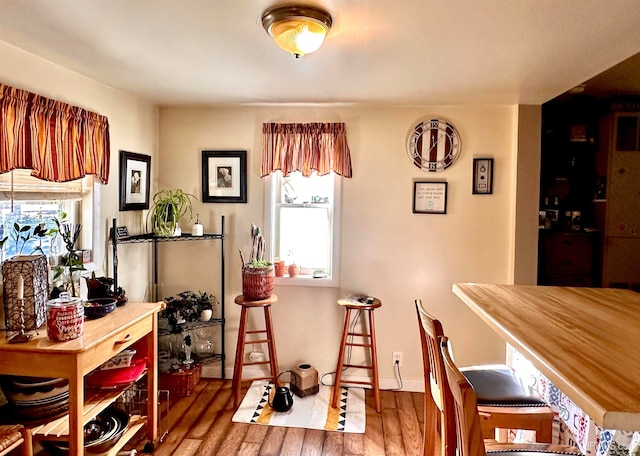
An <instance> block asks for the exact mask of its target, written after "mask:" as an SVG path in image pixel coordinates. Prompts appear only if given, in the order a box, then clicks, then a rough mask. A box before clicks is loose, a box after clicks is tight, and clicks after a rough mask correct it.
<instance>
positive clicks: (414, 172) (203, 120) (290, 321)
mask: <svg viewBox="0 0 640 456" xmlns="http://www.w3.org/2000/svg"><path fill="white" fill-rule="evenodd" d="M0 80H1V81H2V82H4V83H6V84H9V85H13V86H15V87H19V88H22V89H26V90H30V91H33V92H36V93H39V94H41V95H45V96H48V97H51V98H55V99H58V100H61V101H64V102H67V103H71V104H74V105H78V106H82V107H84V108H86V109H90V110H92V111H96V112H98V113H100V114H103V115H106V116H107V117H108V118H109V123H110V132H111V154H112V156H111V174H110V183H109V185H107V186H104V187H102V188H101V197H100V201H99V211H98V220H99V233H98V236H97V238H96V242H97V243H98V245H99V246H100V247H101V249H102V251H103V252H105V251H106V250H107V247H108V245H107V243H106V233H107V228H108V227H109V226H110V223H111V219H112V217H117V218H118V225H126V226H127V227H128V228H129V231H130V232H131V233H140V232H143V231H146V230H145V228H144V217H145V216H146V212H141V211H135V212H118V174H119V173H118V151H119V150H120V149H123V150H128V151H132V152H138V153H143V154H148V155H151V156H152V192H153V191H155V190H156V189H158V188H175V187H180V188H182V189H183V190H185V191H189V192H192V193H193V194H195V195H197V196H198V197H199V196H200V192H201V190H200V178H201V171H200V151H201V150H202V149H213V150H237V149H244V150H247V151H248V167H249V176H248V203H247V204H201V203H197V204H196V208H195V210H196V212H198V213H199V214H200V217H201V219H202V222H203V224H204V225H205V230H206V231H210V232H211V231H214V232H217V231H219V229H220V226H219V219H220V216H221V215H225V216H226V218H227V223H226V225H227V226H226V230H227V233H228V237H227V241H226V242H227V248H226V258H227V280H226V292H227V296H226V306H227V321H228V325H227V331H226V343H227V350H226V355H227V360H228V362H227V375H230V374H231V370H230V366H231V364H232V360H233V357H234V355H235V353H234V349H235V338H236V334H237V321H238V315H239V312H238V309H237V306H235V305H234V304H233V298H234V296H235V295H236V294H239V293H240V289H241V286H240V283H241V279H240V260H239V257H238V255H237V248H238V247H241V248H243V249H245V250H246V249H248V247H249V233H248V227H249V225H250V224H251V223H252V222H255V223H258V224H263V223H264V222H263V220H264V212H263V207H264V201H263V198H264V189H263V183H262V181H261V179H260V177H259V163H260V144H261V136H260V132H261V124H262V122H267V121H274V122H313V121H342V122H346V124H347V131H348V137H349V145H350V147H351V153H352V159H353V167H354V177H353V179H350V180H345V181H344V182H343V186H342V192H343V193H342V231H341V242H342V246H341V259H340V263H341V277H340V279H341V287H340V288H327V289H323V288H304V287H278V288H277V289H276V293H277V294H278V296H279V297H280V302H279V303H278V305H277V306H275V309H274V319H275V322H274V324H275V327H276V331H277V342H278V355H279V361H280V364H281V366H280V367H281V369H287V368H289V367H292V366H294V365H295V364H297V363H298V362H300V361H307V362H310V363H312V364H313V365H314V366H315V367H316V368H317V369H318V370H319V371H320V373H321V374H322V373H325V372H330V371H333V369H334V368H335V366H334V363H335V361H336V356H337V349H338V339H339V335H340V331H341V325H342V318H343V315H342V312H341V309H340V308H338V306H337V304H336V299H337V298H338V297H340V296H344V295H347V294H350V293H354V292H358V293H367V294H371V295H374V296H377V297H379V298H380V299H382V301H383V307H382V308H381V309H379V310H378V311H376V327H377V333H378V353H379V362H380V376H381V377H382V379H383V381H382V382H383V386H385V387H394V386H395V383H394V381H393V372H392V367H391V353H392V352H393V351H401V352H403V353H404V360H403V368H402V377H403V379H404V381H405V388H406V389H413V390H416V389H420V388H421V382H422V374H421V368H420V362H421V358H420V348H419V338H418V329H417V322H416V317H415V311H414V307H413V299H415V298H422V299H423V300H424V301H425V302H426V305H427V308H428V309H430V311H431V312H433V313H434V314H435V315H437V316H438V317H439V318H440V319H441V320H442V321H443V324H444V325H445V330H446V332H447V333H448V335H449V336H450V337H451V339H452V340H453V344H454V350H455V352H456V355H457V360H458V361H459V362H460V363H461V364H470V363H480V362H499V361H502V360H503V359H504V344H503V343H502V342H501V340H500V339H498V337H497V336H495V335H494V334H493V333H492V331H491V330H489V329H488V328H487V327H486V325H485V324H483V323H482V322H481V321H480V320H479V319H478V318H477V317H476V316H475V315H474V314H473V313H472V312H471V311H469V310H468V309H467V308H466V307H465V305H464V304H462V302H461V301H459V300H458V299H457V298H456V297H455V296H454V295H453V294H452V293H451V285H452V284H453V283H454V282H462V281H477V282H496V283H510V282H512V281H513V280H514V275H516V276H517V277H518V280H519V281H529V282H531V281H532V280H535V279H534V276H531V271H532V270H533V271H535V256H534V257H533V258H527V256H528V255H531V254H532V253H533V252H534V251H535V247H534V248H533V250H532V247H531V245H532V242H533V244H534V245H535V240H534V239H533V238H532V237H531V234H530V232H529V231H530V230H528V229H525V230H524V231H520V230H518V231H516V226H515V225H516V220H517V221H518V222H517V223H518V224H520V222H521V215H520V214H518V213H517V211H516V201H517V202H518V205H520V204H529V205H531V207H534V208H535V207H536V204H537V196H536V195H537V193H536V195H532V194H529V195H528V193H527V192H524V193H521V194H518V195H517V196H516V186H517V185H521V184H522V179H523V176H525V175H524V174H522V168H521V167H519V165H518V162H520V161H521V160H525V161H527V160H528V162H529V163H534V162H535V161H536V160H538V158H537V156H535V157H534V156H532V155H529V154H534V155H536V154H539V152H538V150H536V146H534V145H532V144H531V143H530V142H529V143H527V142H526V141H523V140H521V139H520V138H521V137H523V136H522V135H525V136H524V137H525V138H526V137H534V136H535V135H534V134H533V132H534V131H535V129H536V128H537V126H536V125H537V124H536V122H539V119H536V116H537V115H538V114H537V113H536V112H532V111H525V115H523V112H522V111H519V109H518V108H517V107H470V106H465V107H445V106H426V107H424V108H347V107H275V108H274V107H242V108H220V109H195V108H194V109H186V108H185V109H179V108H164V109H160V110H159V114H158V109H157V108H156V107H155V106H153V105H151V104H150V103H148V102H145V101H144V100H141V99H139V98H136V97H133V96H130V95H127V94H124V93H122V92H119V91H117V90H114V89H111V88H109V87H106V86H104V85H102V84H99V83H97V82H95V81H92V80H90V79H87V78H84V77H82V76H80V75H78V74H76V73H74V72H71V71H69V70H66V69H64V68H62V67H59V66H57V65H53V64H51V63H49V62H47V61H44V60H42V59H40V58H37V57H35V56H33V55H31V54H28V53H25V52H23V51H21V50H19V49H17V48H14V47H12V46H9V45H7V44H5V43H2V42H0ZM427 115H438V116H443V117H445V118H448V119H449V120H450V121H452V122H453V123H454V124H455V125H456V127H457V128H458V129H459V131H460V135H461V137H462V154H461V156H460V158H459V161H458V162H457V163H456V164H455V165H454V166H453V167H451V168H450V169H448V170H447V171H445V172H443V173H438V174H437V175H432V174H428V173H425V172H423V171H420V170H418V169H417V168H415V167H414V166H413V165H412V164H411V161H410V160H409V158H408V156H407V153H406V148H405V142H406V136H407V133H408V131H409V129H410V128H411V126H412V124H413V123H414V122H415V121H416V120H417V119H419V118H421V117H423V116H427ZM530 121H532V122H533V123H534V125H533V126H532V127H529V128H523V126H524V124H523V123H522V122H530ZM538 131H539V130H538ZM526 144H528V146H527V145H526ZM473 157H493V158H494V159H495V170H496V174H495V181H494V194H493V195H490V196H489V195H475V196H474V195H472V194H471V183H472V175H471V168H472V159H473ZM516 160H517V161H518V162H516ZM525 169H526V167H525ZM414 179H425V180H428V179H445V180H446V181H447V182H448V183H449V192H448V209H447V212H448V213H447V215H414V214H412V212H411V199H412V190H413V180H414ZM530 179H531V180H532V181H535V180H536V179H537V169H536V170H535V172H532V174H531V176H530ZM532 181H529V182H528V185H529V186H530V188H532V184H531V182H532ZM529 193H530V192H529ZM519 207H520V206H519ZM523 216H524V219H525V220H526V219H527V217H526V215H524V213H523ZM525 223H526V222H525ZM183 229H189V225H188V223H184V222H183ZM532 239H533V240H532ZM207 242H208V241H205V242H198V243H179V244H177V243H175V244H174V243H167V244H165V245H163V246H162V247H161V249H160V255H161V257H160V285H161V291H160V296H161V297H162V296H168V295H170V294H172V293H175V292H178V291H182V290H184V289H194V290H206V291H210V292H213V293H214V294H217V293H219V283H217V280H216V279H217V277H218V270H217V260H218V256H217V255H218V252H217V250H216V247H215V243H213V244H212V245H211V244H208V243H207ZM150 253H151V252H150V248H149V246H148V245H128V246H126V247H123V248H121V249H120V252H119V259H120V282H121V284H122V285H123V286H124V287H125V288H126V289H127V291H128V292H129V295H130V299H131V300H132V301H139V300H147V299H150V293H151V290H150V280H151V278H150V265H149V262H150ZM518 255H520V256H519V257H518ZM103 257H104V255H103ZM516 258H517V261H516ZM98 263H100V265H101V266H103V267H105V269H106V270H107V273H108V275H111V266H110V264H107V263H106V261H105V260H104V259H103V258H99V259H98ZM518 265H524V266H522V268H523V269H522V271H524V272H521V275H520V276H518V274H514V270H518Z"/></svg>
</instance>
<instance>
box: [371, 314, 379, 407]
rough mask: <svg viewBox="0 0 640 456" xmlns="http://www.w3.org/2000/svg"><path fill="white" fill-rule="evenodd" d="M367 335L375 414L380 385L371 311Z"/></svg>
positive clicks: (374, 327) (374, 328) (374, 329)
mask: <svg viewBox="0 0 640 456" xmlns="http://www.w3.org/2000/svg"><path fill="white" fill-rule="evenodd" d="M368 312H369V335H370V341H371V366H372V370H373V397H374V398H375V402H376V412H378V413H380V383H379V381H378V350H377V348H376V325H375V323H374V322H373V310H369V311H368Z"/></svg>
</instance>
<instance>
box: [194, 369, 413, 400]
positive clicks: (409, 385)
mask: <svg viewBox="0 0 640 456" xmlns="http://www.w3.org/2000/svg"><path fill="white" fill-rule="evenodd" d="M242 372H243V377H244V379H245V380H248V379H250V378H251V377H263V376H264V375H265V374H266V371H265V370H262V369H260V368H255V367H254V368H252V367H251V366H248V367H245V368H244V370H243V371H242ZM200 375H201V377H204V378H220V367H219V365H217V364H216V365H214V364H211V365H207V364H205V365H204V366H202V372H201V374H200ZM224 378H226V379H231V378H233V368H232V367H227V368H226V369H225V370H224ZM349 380H354V381H360V382H368V381H371V379H370V378H369V377H363V376H356V375H343V376H342V384H343V385H347V386H349ZM379 380H380V389H381V390H395V391H408V392H413V393H424V380H423V379H418V380H416V379H402V389H400V390H399V389H398V388H399V387H400V384H399V383H398V380H397V379H395V378H391V377H380V378H379ZM323 381H324V382H325V384H329V385H330V384H333V375H327V376H326V377H325V378H324V379H323ZM353 386H358V387H362V385H353Z"/></svg>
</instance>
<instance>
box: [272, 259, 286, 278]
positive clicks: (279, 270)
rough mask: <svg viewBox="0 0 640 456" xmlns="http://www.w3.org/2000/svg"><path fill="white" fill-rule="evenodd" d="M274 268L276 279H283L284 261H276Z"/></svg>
mask: <svg viewBox="0 0 640 456" xmlns="http://www.w3.org/2000/svg"><path fill="white" fill-rule="evenodd" d="M274 266H275V268H276V277H282V276H283V275H284V261H276V262H275V263H274Z"/></svg>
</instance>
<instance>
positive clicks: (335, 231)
mask: <svg viewBox="0 0 640 456" xmlns="http://www.w3.org/2000/svg"><path fill="white" fill-rule="evenodd" d="M263 179H264V208H265V211H264V217H265V223H264V230H263V231H264V237H265V239H266V240H267V259H268V261H269V262H271V263H273V261H274V256H275V255H274V251H273V246H274V245H275V236H276V230H275V223H276V220H275V215H276V208H277V204H278V202H277V200H276V198H277V195H278V192H277V190H276V188H275V185H276V182H277V181H278V180H279V179H278V178H274V177H273V176H272V174H269V175H268V176H266V177H264V178H263ZM341 181H342V180H341V177H340V176H339V175H337V174H335V173H334V176H333V202H332V210H331V219H332V220H331V223H332V231H331V276H330V277H327V278H316V279H314V278H313V277H312V276H311V275H304V276H303V275H298V277H293V278H292V277H288V276H284V277H274V284H275V285H278V286H280V285H282V286H305V287H328V288H338V287H339V286H340V219H341V212H342V210H341V208H342V204H341V201H342V192H341V188H342V185H341Z"/></svg>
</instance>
